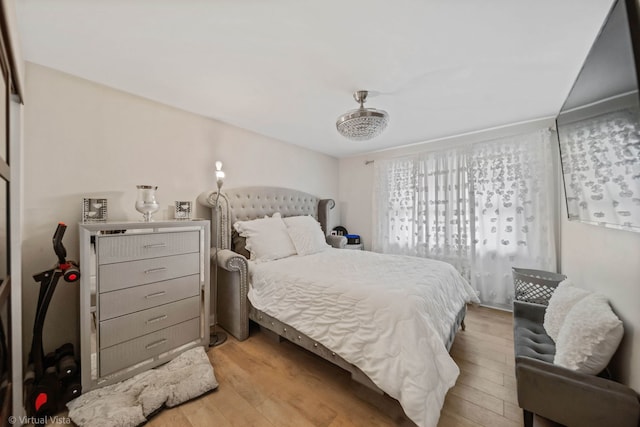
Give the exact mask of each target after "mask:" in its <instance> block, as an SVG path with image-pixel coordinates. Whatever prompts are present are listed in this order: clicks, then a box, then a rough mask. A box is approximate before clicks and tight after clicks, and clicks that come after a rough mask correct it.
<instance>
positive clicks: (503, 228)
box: [373, 130, 557, 309]
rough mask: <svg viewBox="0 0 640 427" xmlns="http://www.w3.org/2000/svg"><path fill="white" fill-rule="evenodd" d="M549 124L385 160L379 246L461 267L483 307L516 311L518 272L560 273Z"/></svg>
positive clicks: (377, 192)
mask: <svg viewBox="0 0 640 427" xmlns="http://www.w3.org/2000/svg"><path fill="white" fill-rule="evenodd" d="M551 140H552V138H551V133H550V132H549V131H547V130H544V131H539V132H535V133H531V134H527V135H519V136H517V137H510V138H506V139H502V140H496V141H490V142H483V143H479V144H475V145H473V146H470V147H467V148H465V149H455V150H446V151H439V152H428V153H422V154H418V155H413V156H409V157H405V158H399V159H386V160H376V163H375V183H374V230H373V231H374V233H373V250H374V251H377V252H383V253H398V254H405V255H414V256H423V257H429V258H435V259H440V260H443V261H446V262H449V263H451V264H453V265H454V266H455V267H456V268H457V269H458V271H460V273H461V274H462V275H463V276H464V277H466V278H467V279H468V280H469V281H470V282H471V284H472V286H473V287H474V288H475V289H476V290H477V291H478V293H479V295H480V299H481V301H482V302H483V304H486V305H491V306H494V307H501V308H509V309H510V308H511V303H512V300H513V295H514V289H513V278H512V275H511V268H512V267H514V266H516V267H525V268H537V269H542V270H550V271H553V270H555V237H554V223H555V212H556V205H557V204H556V196H555V195H556V191H555V187H556V181H555V178H556V173H555V167H554V163H553V157H552V152H553V151H552V141H551Z"/></svg>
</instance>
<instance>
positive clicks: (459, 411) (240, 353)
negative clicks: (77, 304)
mask: <svg viewBox="0 0 640 427" xmlns="http://www.w3.org/2000/svg"><path fill="white" fill-rule="evenodd" d="M466 325H467V328H466V331H460V332H459V333H458V335H457V336H456V339H455V342H454V344H453V347H452V349H451V354H452V356H453V358H454V360H455V361H456V363H457V364H458V366H459V367H460V371H461V374H460V377H459V378H458V381H457V383H456V385H455V387H454V388H452V389H451V390H450V391H449V393H448V394H447V397H446V400H445V403H444V408H443V410H442V414H441V417H440V423H439V424H438V425H439V427H452V426H461V427H470V426H491V427H502V426H504V427H511V426H514V427H515V426H522V425H523V423H522V411H521V410H520V408H519V407H518V403H517V396H516V387H515V377H514V366H513V364H514V360H513V359H514V357H513V336H512V334H513V332H512V320H511V313H507V312H502V311H497V310H492V309H488V308H483V307H470V308H469V311H468V315H467V320H466ZM208 354H209V358H210V360H211V363H212V364H213V367H214V371H215V375H216V378H217V379H218V381H219V383H220V386H219V388H218V390H216V391H214V392H212V393H210V394H207V395H205V396H203V397H201V398H199V399H196V400H194V401H192V402H188V403H186V404H183V405H181V406H179V407H177V408H173V409H166V410H164V411H162V412H161V413H160V414H158V415H156V416H155V417H154V418H152V419H151V420H150V422H149V423H148V424H147V425H148V426H153V427H163V426H185V427H189V426H194V427H195V426H213V425H215V426H220V427H227V426H238V427H245V426H268V427H287V426H295V427H305V426H316V427H321V426H322V427H325V426H326V427H341V426H363V427H365V426H366V427H371V426H404V425H412V423H409V422H408V421H407V420H406V418H404V417H402V416H401V414H402V413H401V409H400V406H399V404H398V403H397V402H396V401H395V400H393V399H391V398H388V397H380V396H377V395H375V394H374V393H371V392H369V391H368V390H364V388H363V387H361V386H358V385H356V384H355V383H354V382H353V381H351V379H350V376H349V375H348V374H347V373H346V372H345V371H343V370H341V369H339V368H337V367H335V366H333V365H331V364H330V363H328V362H326V361H324V360H322V359H320V358H318V357H316V356H314V355H312V354H310V353H308V352H306V351H304V350H302V349H300V348H299V347H297V346H295V345H294V344H291V343H289V342H287V341H283V342H280V343H278V342H275V341H274V340H273V339H271V337H269V336H268V335H266V334H265V333H262V332H260V331H259V330H256V331H253V332H252V334H251V337H250V338H249V339H248V340H246V341H244V342H238V341H236V340H234V339H233V338H231V337H230V338H229V340H228V341H227V342H226V343H224V344H222V345H221V346H219V347H215V348H211V349H209V352H208ZM389 414H390V415H389ZM536 423H537V425H538V426H541V425H547V424H546V423H541V422H540V420H536Z"/></svg>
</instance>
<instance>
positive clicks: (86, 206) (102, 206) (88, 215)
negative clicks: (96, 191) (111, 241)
mask: <svg viewBox="0 0 640 427" xmlns="http://www.w3.org/2000/svg"><path fill="white" fill-rule="evenodd" d="M82 222H83V223H91V222H107V199H100V198H89V197H85V198H83V199H82Z"/></svg>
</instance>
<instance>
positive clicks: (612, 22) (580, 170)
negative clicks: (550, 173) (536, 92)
mask: <svg viewBox="0 0 640 427" xmlns="http://www.w3.org/2000/svg"><path fill="white" fill-rule="evenodd" d="M636 2H637V0H626V1H625V0H618V1H616V2H615V3H614V4H613V6H612V8H611V11H610V13H609V15H608V17H607V19H606V20H605V23H604V25H603V27H602V29H601V31H600V33H599V35H598V37H597V38H596V40H595V42H594V44H593V46H592V48H591V50H590V52H589V55H588V56H587V59H586V60H585V63H584V65H583V67H582V70H581V71H580V74H579V75H578V78H577V79H576V81H575V83H574V85H573V88H572V89H571V92H570V93H569V96H568V97H567V100H566V101H565V103H564V105H563V107H562V109H561V111H560V114H559V115H558V117H557V119H556V124H557V128H558V140H559V143H560V155H561V163H562V174H563V178H564V187H565V197H566V203H567V214H568V216H569V219H570V220H578V221H583V222H587V223H591V224H596V225H601V226H606V227H613V228H620V229H625V230H632V231H636V232H640V97H639V96H638V81H639V78H638V69H637V65H638V64H640V61H638V60H637V59H638V58H640V56H639V54H640V26H639V25H638V5H637V3H636Z"/></svg>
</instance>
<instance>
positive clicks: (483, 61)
mask: <svg viewBox="0 0 640 427" xmlns="http://www.w3.org/2000/svg"><path fill="white" fill-rule="evenodd" d="M611 4H612V0H563V1H558V0H536V1H523V0H485V1H478V0H457V1H454V0H437V1H436V0H422V1H419V0H398V1H393V2H392V1H381V0H378V1H372V0H325V1H315V2H308V1H300V0H297V1H296V0H251V1H244V0H243V1H241V0H135V1H134V0H16V11H17V16H18V29H19V35H20V38H21V45H22V54H23V57H24V58H25V59H26V60H27V61H31V62H35V63H38V64H42V65H45V66H48V67H51V68H55V69H58V70H61V71H64V72H67V73H70V74H73V75H76V76H80V77H82V78H85V79H88V80H92V81H95V82H99V83H102V84H105V85H107V86H111V87H114V88H117V89H120V90H123V91H126V92H130V93H133V94H136V95H139V96H143V97H145V98H149V99H152V100H156V101H159V102H162V103H165V104H169V105H172V106H175V107H178V108H181V109H184V110H187V111H191V112H194V113H197V114H201V115H203V116H207V117H211V118H215V119H218V120H221V121H223V122H227V123H230V124H232V125H235V126H239V127H241V128H245V129H249V130H252V131H254V132H257V133H260V134H263V135H266V136H269V137H272V138H275V139H278V140H282V141H285V142H289V143H291V144H296V145H300V146H303V147H308V148H310V149H313V150H317V151H320V152H324V153H327V154H329V155H333V156H336V157H344V156H348V155H353V154H359V153H364V152H369V151H375V150H380V149H384V148H389V147H394V146H402V145H406V144H412V143H417V142H423V141H429V140H432V139H436V138H440V137H444V136H450V135H457V134H462V133H466V132H471V131H475V130H481V129H487V128H491V127H495V126H501V125H505V124H512V123H517V122H521V121H528V120H532V119H538V118H543V117H551V116H555V115H556V114H557V113H558V111H559V110H560V107H561V106H562V103H563V102H564V99H565V97H566V96H567V94H568V92H569V90H570V88H571V85H572V84H573V81H574V79H575V77H576V76H577V74H578V72H579V70H580V67H581V65H582V62H583V60H584V58H585V57H586V55H587V52H588V50H589V48H590V46H591V43H592V42H593V40H594V39H595V37H596V34H597V33H598V30H599V28H600V26H601V24H602V22H603V21H604V18H605V16H606V15H607V13H608V10H609V8H610V6H611ZM359 89H364V90H369V91H371V92H372V94H370V97H369V100H368V102H367V104H365V105H366V106H369V107H373V108H379V109H383V110H386V111H387V112H388V113H389V115H390V123H389V126H388V128H387V130H386V131H385V132H384V133H383V134H382V135H381V136H379V137H377V138H375V139H373V140H369V141H362V142H352V141H349V140H346V139H344V138H343V137H342V136H340V135H339V134H338V133H337V131H336V129H335V121H336V119H337V117H338V116H339V115H340V114H342V113H344V112H345V111H347V110H350V109H353V108H356V107H357V104H356V102H355V101H354V100H353V98H352V93H353V92H354V91H356V90H359Z"/></svg>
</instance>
